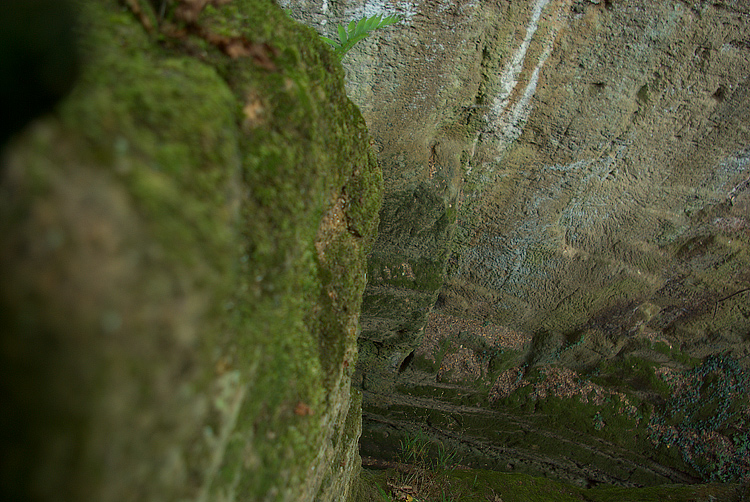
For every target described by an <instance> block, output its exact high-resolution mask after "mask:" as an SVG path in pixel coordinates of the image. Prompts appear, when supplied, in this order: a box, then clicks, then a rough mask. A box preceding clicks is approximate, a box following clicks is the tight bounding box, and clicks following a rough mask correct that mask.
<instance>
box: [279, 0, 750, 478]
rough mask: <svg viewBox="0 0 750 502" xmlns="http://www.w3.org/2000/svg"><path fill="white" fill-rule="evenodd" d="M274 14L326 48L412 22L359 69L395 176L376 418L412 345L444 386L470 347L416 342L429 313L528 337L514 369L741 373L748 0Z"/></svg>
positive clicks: (360, 6) (377, 256) (382, 282)
mask: <svg viewBox="0 0 750 502" xmlns="http://www.w3.org/2000/svg"><path fill="white" fill-rule="evenodd" d="M280 3H281V4H282V5H283V6H285V7H288V8H289V9H290V10H291V12H292V15H293V16H295V17H296V18H298V19H300V20H303V21H304V22H306V23H308V24H309V25H311V26H313V27H315V28H316V29H317V30H319V31H320V32H321V33H325V34H327V35H329V36H332V35H333V34H334V33H335V31H334V26H335V25H336V24H337V23H343V22H348V21H350V20H351V19H356V18H359V17H361V16H371V15H375V14H379V13H383V14H400V15H401V16H402V17H403V18H404V21H403V23H402V24H400V25H396V26H393V27H390V28H388V29H386V30H383V32H382V33H376V34H374V35H373V36H372V37H371V38H370V39H368V40H366V41H363V42H362V43H361V44H360V45H358V46H357V47H355V49H354V50H352V52H351V53H350V55H349V56H347V57H346V58H345V60H344V66H345V68H346V69H347V90H348V92H349V95H350V96H352V99H353V100H354V101H355V102H356V103H357V104H358V105H359V107H360V109H362V111H363V114H364V116H365V118H366V120H367V122H368V125H369V128H370V130H371V132H372V134H373V137H374V141H375V147H376V150H377V152H378V157H379V160H380V162H381V165H382V168H383V171H384V178H385V195H384V206H383V210H382V211H381V223H380V232H379V236H378V239H377V242H376V244H375V246H374V249H373V252H372V254H371V259H370V263H369V267H368V285H367V289H366V292H365V302H364V306H363V319H362V325H363V326H362V338H361V340H360V352H361V357H360V366H359V368H358V374H357V378H356V381H357V383H358V384H360V385H361V386H362V388H363V389H365V391H367V392H368V393H369V392H372V393H373V394H372V399H371V400H369V401H370V402H371V403H373V405H374V406H375V404H377V406H376V407H377V408H378V410H377V411H375V410H372V413H373V414H371V415H369V419H370V421H371V423H372V424H375V421H378V420H380V424H381V425H382V424H384V423H386V422H387V421H388V420H391V419H394V415H393V413H397V412H394V411H393V410H394V409H395V408H397V407H399V406H401V407H406V408H408V407H409V406H410V405H409V404H407V403H408V402H409V398H407V397H405V396H404V395H403V394H402V393H401V391H403V386H404V385H406V384H407V383H408V385H409V388H410V389H411V390H414V388H413V387H412V384H413V383H414V382H413V381H412V382H405V380H404V379H405V378H406V375H407V374H408V372H409V371H410V366H409V365H410V362H411V361H412V358H413V357H414V354H412V351H414V349H417V351H416V356H417V358H418V357H419V354H420V353H421V354H425V355H426V354H437V355H438V357H437V363H436V364H437V365H438V367H436V368H434V371H431V372H430V371H427V372H426V373H425V374H423V375H422V377H423V383H425V382H428V383H429V382H431V383H430V385H432V386H433V387H434V386H435V380H434V379H435V378H436V375H438V376H437V378H439V375H440V374H444V373H445V372H444V371H443V370H442V369H441V368H440V365H441V359H440V358H441V357H444V356H445V355H446V350H447V351H448V352H451V350H455V351H456V353H458V352H460V350H464V349H466V348H467V345H461V344H459V343H458V342H456V343H455V345H456V346H455V348H454V349H451V348H445V347H443V350H442V352H440V351H432V352H431V351H430V350H428V349H426V348H425V347H424V346H423V345H422V346H420V342H424V333H425V325H426V323H427V319H428V315H429V312H430V310H431V309H433V308H434V309H436V315H441V316H449V317H451V318H452V319H454V320H455V324H456V326H458V325H467V326H479V328H476V329H474V328H472V330H470V331H469V332H468V334H469V335H472V334H473V335H476V334H478V333H480V332H481V331H482V329H487V330H494V331H495V332H502V333H512V334H513V337H517V338H519V339H522V340H526V342H527V343H526V344H525V345H522V348H520V349H518V351H517V354H516V356H515V360H514V361H508V362H507V365H506V367H505V368H504V369H508V368H509V367H510V366H513V365H514V364H515V365H516V366H519V367H521V366H523V367H534V366H538V365H543V364H549V363H556V364H562V365H563V366H566V367H567V368H569V369H575V370H585V369H590V368H593V367H595V366H597V365H598V364H600V363H604V362H606V361H609V360H611V359H617V360H622V359H623V358H624V357H626V356H627V355H629V354H634V353H636V352H638V351H639V350H640V351H641V352H643V351H645V350H646V349H644V344H646V345H648V344H652V343H654V342H657V341H662V342H663V343H665V344H666V346H670V347H673V348H675V349H677V348H679V349H681V350H682V351H684V352H685V354H687V355H689V356H693V357H697V358H703V357H705V356H707V355H709V354H718V353H724V354H729V355H731V356H732V357H734V358H735V359H737V360H739V361H740V362H741V364H743V365H744V367H745V368H747V367H748V364H749V363H750V358H748V355H750V343H749V342H750V338H748V337H749V333H750V311H748V298H749V297H748V295H749V294H750V293H749V292H748V291H749V289H748V288H750V275H749V272H748V271H750V220H748V214H750V213H749V209H750V119H748V117H750V114H749V112H750V81H749V80H748V74H749V72H750V44H749V43H748V41H749V40H750V22H749V21H750V6H749V5H748V4H747V2H744V1H732V0H728V1H724V2H711V3H709V2H699V1H665V2H653V1H646V0H623V1H609V0H607V1H593V0H575V1H571V0H528V1H527V0H524V1H502V0H501V1H496V2H475V1H459V2H445V1H438V2H422V1H411V2H370V1H356V0H355V1H347V2H336V1H332V0H331V1H306V2H302V1H296V0H285V1H281V2H280ZM462 323H463V324H462ZM459 332H460V330H458V329H456V330H455V332H454V333H453V336H457V335H458V334H459ZM464 334H467V332H465V331H464ZM438 338H439V337H438ZM443 339H444V338H443ZM459 345H461V347H459ZM468 346H471V350H470V354H469V357H468V358H469V359H471V360H473V361H475V364H476V366H477V368H481V367H482V362H481V360H479V359H478V356H477V354H476V352H474V350H475V349H476V350H480V355H481V350H485V352H487V351H490V352H491V351H492V350H495V351H499V350H506V349H507V348H508V347H507V346H503V345H502V344H500V343H499V342H498V344H497V345H494V346H489V347H488V346H486V344H485V346H484V349H482V346H481V344H476V343H475V344H468ZM641 349H643V350H641ZM649 350H650V349H649ZM410 354H411V355H410ZM506 354H507V351H506ZM448 355H450V354H448ZM649 357H651V363H653V364H656V363H658V364H662V363H666V361H664V360H660V359H659V357H657V356H656V355H654V354H653V353H651V356H649ZM659 361H661V362H659ZM442 362H443V363H446V360H445V359H442ZM651 363H650V364H651ZM503 364H506V363H503ZM670 364H677V363H676V362H675V361H673V360H672V361H671V362H670ZM501 366H502V365H501ZM490 367H492V365H490ZM422 369H425V368H424V367H422ZM477 371H478V372H479V373H481V371H479V370H477ZM464 373H465V374H471V372H468V373H467V372H464ZM479 373H477V374H479ZM495 376H497V374H495V375H494V376H493V378H494V377H495ZM438 383H440V382H438ZM491 384H492V382H490V385H491ZM425 385H427V384H426V383H425ZM397 386H401V387H400V388H401V391H398V390H394V389H396V388H397ZM470 389H471V385H465V386H464V387H463V391H467V390H470ZM433 390H434V389H433ZM443 390H445V389H443ZM453 390H454V391H455V389H453ZM475 390H476V389H475ZM631 390H633V389H632V388H631ZM384 396H390V397H389V399H390V398H392V399H394V400H396V401H398V400H399V399H402V401H398V402H394V403H392V406H391V407H390V408H387V407H386V408H387V409H386V408H384V407H382V406H381V405H382V404H383V403H384V400H385V399H386V398H385V397H384ZM485 397H487V395H486V393H485ZM367 402H368V398H367V394H366V400H365V403H366V405H367ZM475 404H476V403H475ZM414 409H415V410H417V411H414V410H412V411H413V413H412V414H411V415H410V413H411V412H409V411H408V410H407V411H404V409H401V411H400V412H398V413H401V412H403V415H401V416H400V419H402V420H403V422H401V424H402V425H403V424H404V423H408V422H409V421H410V420H411V422H412V423H415V422H420V421H424V420H428V422H427V423H430V422H429V419H427V418H425V414H426V415H427V416H428V417H432V423H433V424H435V423H436V422H435V419H434V416H435V413H436V411H435V410H437V409H440V407H439V405H437V404H435V403H433V404H425V405H424V406H423V405H418V406H417V405H414ZM388 410H390V411H388ZM419 410H422V411H419ZM430 410H431V411H430ZM451 410H452V411H453V412H454V413H459V411H460V410H458V409H456V408H451ZM444 411H445V409H444ZM464 411H466V410H464ZM475 411H477V410H475ZM422 412H424V413H422ZM480 412H481V410H478V411H477V413H480ZM388 413H391V415H390V416H389V417H387V418H386V415H388ZM408 417H411V418H408ZM417 417H421V418H417ZM365 418H366V420H368V415H367V414H366V416H365ZM394 420H395V419H394ZM448 422H450V420H448ZM454 425H455V424H454ZM373 427H375V425H373ZM440 427H442V430H443V431H445V430H446V429H445V427H448V425H446V423H443V424H442V425H441V426H440ZM391 432H393V430H391ZM387 435H388V434H385V436H387ZM385 436H378V437H380V438H381V439H382V437H385ZM443 437H446V436H443ZM485 439H486V438H485ZM374 444H375V443H370V445H371V446H373V447H375V446H374ZM498 465H499V464H498ZM583 478H585V476H584V475H582V476H581V479H583ZM667 478H670V476H667ZM677 478H679V476H678V477H677ZM677 478H672V479H675V480H677ZM590 479H591V478H590ZM654 479H655V478H654ZM654 479H652V481H650V482H659V481H655V480H654ZM644 482H646V481H644ZM662 482H664V478H662Z"/></svg>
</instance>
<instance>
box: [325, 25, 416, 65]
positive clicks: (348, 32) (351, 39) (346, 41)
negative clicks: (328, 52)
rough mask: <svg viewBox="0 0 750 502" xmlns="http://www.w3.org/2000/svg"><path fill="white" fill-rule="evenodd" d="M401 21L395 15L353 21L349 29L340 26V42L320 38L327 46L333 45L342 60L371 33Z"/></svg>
mask: <svg viewBox="0 0 750 502" xmlns="http://www.w3.org/2000/svg"><path fill="white" fill-rule="evenodd" d="M399 21H401V18H400V17H399V16H395V15H394V16H387V17H385V18H384V17H382V15H377V16H372V17H369V18H367V17H363V18H362V19H360V20H359V21H351V22H350V23H349V25H348V26H347V27H344V26H343V25H341V24H340V25H339V26H338V34H339V40H338V41H335V40H332V39H330V38H328V37H323V36H321V37H320V38H322V39H323V41H324V42H326V43H327V44H329V45H331V47H333V50H334V52H335V53H336V55H337V56H338V57H339V59H341V58H343V57H344V55H345V54H346V53H347V52H349V50H350V49H351V48H352V47H354V44H356V43H357V42H359V41H360V40H362V39H364V38H366V37H367V36H368V35H369V34H370V32H372V31H375V30H377V29H379V28H384V27H386V26H390V25H392V24H396V23H398V22H399Z"/></svg>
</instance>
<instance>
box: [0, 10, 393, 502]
mask: <svg viewBox="0 0 750 502" xmlns="http://www.w3.org/2000/svg"><path fill="white" fill-rule="evenodd" d="M125 4H128V5H130V6H131V7H132V6H133V5H138V6H140V10H141V12H142V14H143V16H142V18H141V19H139V18H138V17H137V16H136V15H134V12H133V10H132V9H129V8H126V7H124V6H123V4H121V3H120V2H117V1H116V0H107V1H94V0H81V1H79V2H77V3H76V6H77V7H78V8H79V14H80V26H81V29H80V30H79V31H80V32H79V39H80V44H81V57H82V61H83V69H82V75H81V77H80V79H79V80H78V82H77V84H76V86H75V87H74V89H73V90H72V93H71V94H70V95H69V96H68V97H67V98H66V99H65V100H64V101H62V102H61V103H60V104H59V106H58V107H57V108H56V110H55V111H54V113H52V114H49V115H46V116H43V117H41V118H39V119H37V120H35V121H34V122H32V123H30V124H29V125H28V126H27V127H26V128H25V129H24V130H22V131H21V132H20V133H19V134H18V135H16V136H15V137H13V138H11V139H10V140H9V141H8V143H7V144H6V145H5V146H4V148H3V150H2V162H1V164H0V166H1V167H0V169H1V170H0V235H2V240H1V241H0V277H2V281H0V393H1V394H2V396H3V398H2V402H3V404H2V406H0V424H1V426H2V432H0V442H1V443H2V451H3V454H2V458H1V459H0V498H2V499H4V500H39V501H53V500H66V501H78V500H80V501H83V500H86V501H88V500H99V501H127V500H132V501H157V500H158V501H170V500H175V501H176V500H180V501H184V500H199V501H231V500H243V501H248V500H286V501H300V500H341V499H344V498H346V496H347V493H348V491H349V489H350V484H351V479H352V477H353V476H356V475H357V473H358V472H359V466H360V462H359V455H358V448H357V440H358V437H359V434H360V430H361V411H360V410H361V404H360V403H361V398H360V397H359V395H358V394H357V393H356V392H355V393H354V394H352V393H351V391H350V381H351V375H352V372H353V371H354V365H355V363H356V358H357V347H356V333H357V329H356V327H357V324H358V320H359V311H360V304H361V299H362V293H363V290H364V287H365V256H366V253H367V251H368V250H369V249H370V247H371V245H372V243H373V240H374V236H375V232H376V229H377V224H378V210H379V207H380V197H381V196H380V190H381V185H382V176H381V174H380V171H379V169H378V166H377V163H376V160H375V157H374V155H373V153H372V152H371V150H370V145H369V136H368V132H367V129H366V127H365V123H364V120H363V119H362V117H361V115H360V113H359V111H358V109H357V108H356V107H355V106H354V105H353V104H352V103H351V102H350V101H349V100H348V98H347V97H346V94H345V91H344V86H343V71H342V69H341V66H340V64H339V62H338V60H337V59H336V58H335V57H334V56H333V54H332V52H331V51H330V50H329V49H328V48H326V47H325V45H324V44H323V43H321V42H320V40H319V38H318V36H317V35H316V34H315V33H314V32H313V31H312V30H310V29H308V28H306V27H303V26H301V25H298V24H297V23H295V22H294V21H292V20H291V19H290V18H289V17H288V16H287V15H286V14H285V13H284V12H283V11H282V10H281V9H279V8H278V7H277V6H276V5H275V4H273V3H272V2H270V1H262V0H234V1H231V2H226V3H223V5H219V6H216V7H214V6H208V7H206V8H205V9H203V10H202V11H201V12H199V15H198V17H197V21H195V22H194V24H192V25H189V24H185V22H184V19H183V21H182V23H183V24H182V25H181V24H180V23H181V21H180V19H179V17H177V14H176V13H177V12H178V8H179V6H180V5H179V3H178V2H177V3H176V2H165V3H164V6H165V7H166V9H165V11H164V12H163V13H158V12H153V11H152V10H151V7H150V4H149V3H148V2H140V3H139V2H125ZM185 5H188V3H187V2H186V3H185ZM136 10H138V9H136ZM162 15H163V18H160V16H162ZM170 23H172V24H170ZM147 25H151V27H152V31H150V32H149V30H148V29H147ZM157 26H160V29H158V28H157ZM232 44H235V45H234V46H233V45H232ZM233 49H234V52H233Z"/></svg>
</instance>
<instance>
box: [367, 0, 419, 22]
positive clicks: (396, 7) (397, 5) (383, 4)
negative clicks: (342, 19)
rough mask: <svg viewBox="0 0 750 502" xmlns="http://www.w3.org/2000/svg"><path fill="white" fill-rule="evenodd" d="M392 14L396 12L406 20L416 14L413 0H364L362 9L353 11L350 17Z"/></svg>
mask: <svg viewBox="0 0 750 502" xmlns="http://www.w3.org/2000/svg"><path fill="white" fill-rule="evenodd" d="M393 14H398V15H399V16H401V17H402V18H403V19H406V20H408V19H411V18H412V17H414V16H415V15H416V14H417V7H416V5H415V4H414V2H409V1H401V2H387V1H386V0H366V1H365V3H364V5H363V6H362V10H361V11H359V12H355V13H353V15H352V19H355V18H356V19H359V18H361V17H372V16H378V15H382V16H383V17H385V16H391V15H393Z"/></svg>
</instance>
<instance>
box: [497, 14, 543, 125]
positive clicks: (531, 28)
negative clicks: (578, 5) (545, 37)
mask: <svg viewBox="0 0 750 502" xmlns="http://www.w3.org/2000/svg"><path fill="white" fill-rule="evenodd" d="M548 3H549V0H536V1H535V4H534V10H533V12H532V15H531V21H530V22H529V25H528V26H527V27H526V36H525V37H524V39H523V42H521V46H520V47H519V48H518V50H516V52H515V54H513V58H512V59H511V60H510V61H508V64H507V65H505V69H504V70H503V74H502V76H501V77H500V93H499V94H498V95H497V96H496V97H495V99H494V100H493V102H492V108H491V109H490V112H489V114H488V118H489V119H490V120H492V119H495V120H493V122H494V121H496V120H497V119H499V118H500V117H501V116H502V115H503V113H504V112H505V109H506V108H507V107H508V103H509V102H510V95H511V93H512V92H513V89H515V87H516V85H518V76H519V75H520V74H521V70H522V69H523V63H524V61H525V60H526V52H527V51H528V50H529V45H530V44H531V39H532V38H533V37H534V33H536V30H537V28H538V27H539V18H540V17H541V16H542V9H544V8H545V7H546V6H547V4H548Z"/></svg>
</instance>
